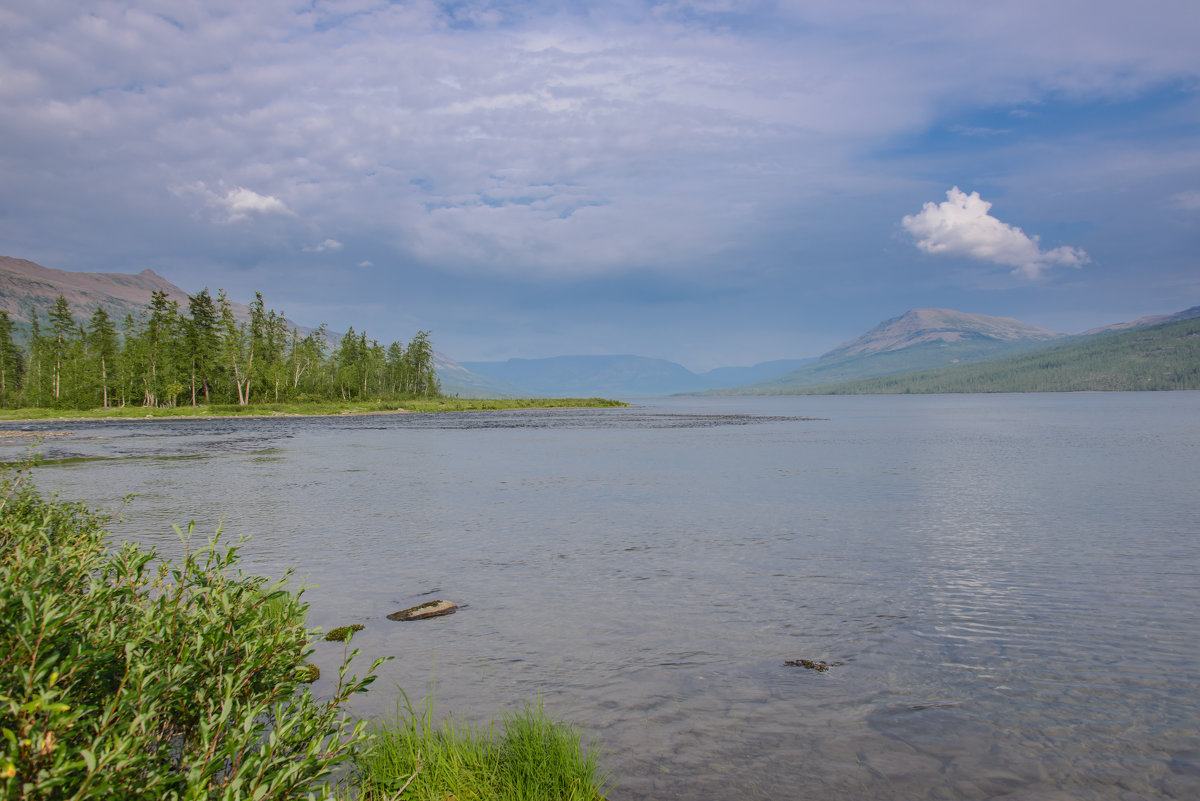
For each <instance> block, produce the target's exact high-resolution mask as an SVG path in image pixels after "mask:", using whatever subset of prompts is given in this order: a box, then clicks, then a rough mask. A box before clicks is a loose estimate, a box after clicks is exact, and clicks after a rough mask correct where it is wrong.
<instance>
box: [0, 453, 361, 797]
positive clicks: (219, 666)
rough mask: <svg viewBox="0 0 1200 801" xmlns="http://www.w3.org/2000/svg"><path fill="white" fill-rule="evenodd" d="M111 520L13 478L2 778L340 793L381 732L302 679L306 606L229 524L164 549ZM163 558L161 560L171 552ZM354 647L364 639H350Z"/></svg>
mask: <svg viewBox="0 0 1200 801" xmlns="http://www.w3.org/2000/svg"><path fill="white" fill-rule="evenodd" d="M104 523H105V521H104V520H103V519H102V518H100V517H98V516H96V515H94V514H92V513H90V512H88V511H87V510H86V509H84V508H83V507H82V506H80V505H77V504H71V503H58V502H53V501H46V500H43V499H42V498H41V497H40V496H39V495H38V494H37V493H36V492H35V491H34V490H33V489H32V487H31V486H30V485H29V483H28V468H27V466H25V467H23V468H22V469H20V470H18V471H16V472H8V473H6V474H5V475H4V479H3V481H2V482H0V614H2V617H0V619H3V620H4V621H5V625H4V627H3V629H2V630H0V735H2V737H0V786H3V788H4V795H5V797H6V798H11V799H15V798H22V799H58V798H75V799H107V798H124V799H147V800H149V799H229V800H230V801H232V799H242V798H246V799H261V798H271V799H286V798H301V797H304V796H305V794H308V793H314V794H316V795H317V796H320V797H329V794H330V788H329V787H328V785H327V784H326V780H327V779H328V777H329V776H330V774H331V772H332V771H333V770H334V768H335V767H336V766H338V765H339V764H340V763H341V762H343V761H344V760H346V759H347V758H348V757H349V756H350V754H351V752H352V750H353V748H355V747H356V746H357V745H359V744H361V743H362V742H363V740H364V737H365V729H364V725H363V724H362V723H358V724H352V723H351V722H350V721H349V720H348V719H347V718H346V717H345V715H344V712H343V707H344V705H345V703H346V701H347V699H349V697H350V696H351V695H352V694H354V693H356V692H361V691H363V690H365V689H366V687H367V685H368V684H369V683H370V682H371V681H372V679H373V677H372V676H371V673H373V671H374V669H375V667H376V666H377V665H378V664H379V663H378V662H376V664H375V665H373V666H372V668H371V671H370V672H368V675H367V677H366V678H363V679H358V678H356V677H349V676H347V672H348V671H347V666H346V664H343V666H342V669H341V670H340V671H339V676H338V681H337V684H336V687H335V688H334V689H333V691H332V695H331V696H329V697H328V698H326V699H322V700H318V699H317V698H316V697H314V696H313V695H312V694H311V692H310V691H309V690H308V689H301V688H300V685H299V679H300V677H301V665H302V664H303V660H304V657H305V656H306V654H307V652H308V633H307V632H306V630H305V628H304V616H305V610H306V607H305V605H303V604H302V603H301V602H300V599H299V596H298V594H292V593H286V592H284V591H283V589H282V585H281V584H276V585H270V584H269V583H268V582H267V581H266V580H265V579H262V578H259V577H253V576H244V575H242V574H241V573H240V572H235V566H236V562H237V548H236V547H231V548H224V547H223V546H222V545H221V544H220V542H219V533H218V535H217V537H214V539H213V540H212V541H211V542H210V543H209V544H208V545H207V546H205V547H203V548H200V549H198V550H195V551H193V550H191V549H190V548H188V550H187V552H186V553H185V555H184V556H183V557H182V559H181V560H179V561H178V562H177V563H176V564H171V563H161V564H159V563H157V561H156V555H155V554H154V553H153V552H147V551H143V550H141V549H139V548H137V547H136V546H133V545H128V544H125V545H122V546H121V547H120V548H117V549H115V550H111V551H110V549H109V546H108V542H107V536H108V535H107V532H106V531H105V529H104ZM156 565H157V566H156ZM350 656H351V657H352V656H353V654H350Z"/></svg>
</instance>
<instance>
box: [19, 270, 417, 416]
mask: <svg viewBox="0 0 1200 801" xmlns="http://www.w3.org/2000/svg"><path fill="white" fill-rule="evenodd" d="M331 339H332V338H331V337H330V336H329V335H328V333H327V332H326V329H325V326H321V327H320V328H318V329H316V330H315V331H309V332H307V333H304V334H301V332H300V331H299V329H297V328H295V327H293V326H291V325H290V324H289V323H288V321H287V320H286V319H285V318H284V316H283V314H282V313H279V312H276V311H274V310H270V309H267V308H266V305H265V304H264V302H263V297H262V295H261V294H260V293H256V294H255V298H254V302H253V303H251V304H250V314H249V320H243V321H239V320H238V319H236V318H235V316H234V312H233V308H232V305H231V303H230V302H229V299H228V298H227V297H226V296H225V293H224V291H218V292H217V296H216V298H213V297H212V295H210V294H209V292H208V290H207V289H205V290H204V291H202V292H200V293H198V294H196V295H194V296H192V297H191V298H190V299H189V301H188V305H187V308H186V309H185V308H181V307H180V305H179V303H178V302H177V301H174V300H169V299H168V298H167V295H166V293H163V292H155V293H154V295H153V298H152V300H151V302H150V304H149V305H148V306H147V307H146V309H145V310H144V311H143V312H142V313H141V314H138V315H136V316H135V315H126V316H125V318H124V319H123V320H120V321H117V320H113V319H112V318H111V317H110V315H109V314H108V312H107V311H105V310H104V308H98V309H96V311H95V312H94V313H93V314H92V315H91V317H90V318H89V319H88V320H87V321H86V322H82V321H80V320H77V319H76V318H75V317H74V315H73V314H72V312H71V308H70V306H69V304H68V303H67V301H66V299H65V298H64V297H63V296H61V295H60V296H59V297H58V299H57V300H56V301H55V303H54V305H53V306H52V307H51V308H49V309H44V310H41V312H39V311H38V310H37V309H34V310H32V312H31V314H30V323H29V331H28V336H27V337H25V342H24V343H22V342H21V341H20V337H19V336H18V331H17V327H16V325H15V324H14V322H13V321H12V320H11V319H10V318H9V316H8V314H7V313H5V312H3V311H0V407H2V408H19V407H40V408H59V409H99V408H113V407H126V406H140V407H153V408H159V407H168V408H172V407H178V406H201V405H231V404H236V405H239V406H246V405H249V404H251V403H253V404H270V403H305V402H324V401H339V400H340V401H363V400H393V399H400V398H409V397H430V396H436V395H438V394H439V391H440V388H439V385H438V380H437V374H436V372H435V369H434V360H433V344H432V342H431V341H430V338H429V332H427V331H419V332H418V333H417V334H416V335H415V336H414V337H413V339H412V341H410V342H408V343H407V344H404V343H401V342H393V343H391V344H390V345H387V346H386V347H385V346H384V345H382V344H380V343H379V342H378V341H376V340H373V339H368V338H367V335H366V333H365V332H355V330H354V329H353V327H351V328H350V329H349V330H348V331H347V332H346V333H345V334H344V335H343V336H341V337H340V338H339V339H337V340H336V342H332V341H331Z"/></svg>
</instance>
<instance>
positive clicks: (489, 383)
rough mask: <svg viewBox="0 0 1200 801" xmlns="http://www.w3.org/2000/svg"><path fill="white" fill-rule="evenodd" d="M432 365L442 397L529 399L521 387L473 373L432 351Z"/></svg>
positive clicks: (447, 357)
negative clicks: (439, 384)
mask: <svg viewBox="0 0 1200 801" xmlns="http://www.w3.org/2000/svg"><path fill="white" fill-rule="evenodd" d="M433 365H434V368H435V369H436V370H437V376H438V381H439V382H440V383H441V385H442V394H443V395H456V396H458V397H460V398H524V397H529V392H527V391H526V390H525V389H523V388H522V387H518V386H515V385H512V384H508V383H505V382H504V381H498V380H496V379H494V378H488V377H487V376H483V375H479V374H477V373H473V372H471V371H470V370H468V369H467V368H466V367H465V366H463V365H462V364H460V363H459V362H456V361H455V360H454V359H451V358H450V357H449V356H447V355H445V354H444V353H439V352H437V351H434V353H433Z"/></svg>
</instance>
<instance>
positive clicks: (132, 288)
mask: <svg viewBox="0 0 1200 801" xmlns="http://www.w3.org/2000/svg"><path fill="white" fill-rule="evenodd" d="M156 291H158V292H165V293H166V294H167V298H168V299H170V300H174V301H178V302H179V305H180V306H183V307H185V308H186V306H187V303H188V295H187V293H186V292H184V291H183V290H182V289H180V288H179V287H177V286H175V285H174V284H172V283H171V282H170V281H168V280H167V279H165V278H163V277H162V276H161V275H159V274H158V273H156V272H154V271H153V270H142V271H141V272H140V273H137V274H136V275H132V274H128V273H75V272H70V271H67V270H55V269H51V268H50V267H43V266H42V265H40V264H37V263H35V262H32V261H28V260H27V259H14V258H12V257H10V256H0V309H2V310H4V311H6V312H8V316H9V317H11V318H12V319H13V320H15V321H21V322H29V311H30V309H31V308H37V309H38V310H39V312H42V311H45V310H46V309H49V308H50V307H51V306H53V305H54V301H55V300H56V299H57V298H58V296H59V295H62V296H63V297H64V298H66V299H67V303H69V304H70V305H71V312H72V313H73V314H74V315H75V317H76V318H84V319H86V318H88V317H90V316H91V315H92V313H93V312H94V311H96V309H97V308H98V307H100V306H103V307H104V309H105V311H107V312H108V313H109V315H110V316H112V317H113V318H114V319H115V320H117V321H118V322H119V321H120V320H121V318H123V317H124V316H125V315H126V314H138V313H140V312H142V311H144V310H145V308H146V307H147V306H149V305H150V298H151V295H153V294H154V292H156ZM241 309H242V310H244V312H245V314H246V316H247V317H248V316H249V309H248V308H247V307H246V306H241ZM236 312H237V310H236V309H235V313H236Z"/></svg>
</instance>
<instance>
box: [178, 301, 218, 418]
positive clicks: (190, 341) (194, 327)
mask: <svg viewBox="0 0 1200 801" xmlns="http://www.w3.org/2000/svg"><path fill="white" fill-rule="evenodd" d="M188 315H189V319H188V321H187V324H186V325H185V328H184V330H185V332H186V337H187V343H186V351H187V357H188V368H189V369H188V375H189V379H190V380H189V384H190V387H191V394H192V405H193V406H195V405H196V391H197V386H198V387H199V390H200V391H201V392H203V393H204V402H205V403H208V402H210V400H211V399H212V391H213V380H214V378H215V377H216V375H217V373H218V372H219V369H218V359H219V354H220V348H221V336H220V330H219V327H220V316H219V315H218V312H217V307H216V305H215V304H214V303H213V299H212V295H210V294H208V288H207V287H205V288H204V289H202V290H200V293H199V294H197V295H193V296H192V297H191V298H189V299H188Z"/></svg>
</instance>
